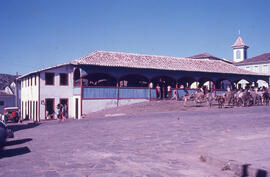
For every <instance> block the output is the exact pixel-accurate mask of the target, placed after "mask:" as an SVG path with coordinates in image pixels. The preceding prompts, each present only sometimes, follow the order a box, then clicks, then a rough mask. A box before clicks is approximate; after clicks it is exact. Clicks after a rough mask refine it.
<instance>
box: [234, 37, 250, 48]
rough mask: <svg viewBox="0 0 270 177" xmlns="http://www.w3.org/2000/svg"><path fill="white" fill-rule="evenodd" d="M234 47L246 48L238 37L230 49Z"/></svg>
mask: <svg viewBox="0 0 270 177" xmlns="http://www.w3.org/2000/svg"><path fill="white" fill-rule="evenodd" d="M234 47H248V46H247V45H246V44H245V43H244V41H243V39H242V38H241V36H239V37H238V38H237V39H236V41H235V43H234V44H233V45H232V48H234Z"/></svg>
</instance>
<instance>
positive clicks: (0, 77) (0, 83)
mask: <svg viewBox="0 0 270 177" xmlns="http://www.w3.org/2000/svg"><path fill="white" fill-rule="evenodd" d="M16 77H17V76H15V75H10V74H0V90H3V89H4V88H5V87H6V86H7V85H9V84H10V83H12V82H13V81H14V80H15V79H16Z"/></svg>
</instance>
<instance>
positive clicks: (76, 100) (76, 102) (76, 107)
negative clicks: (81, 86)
mask: <svg viewBox="0 0 270 177" xmlns="http://www.w3.org/2000/svg"><path fill="white" fill-rule="evenodd" d="M75 118H76V119H78V118H79V99H78V98H76V99H75Z"/></svg>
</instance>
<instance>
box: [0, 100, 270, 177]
mask: <svg viewBox="0 0 270 177" xmlns="http://www.w3.org/2000/svg"><path fill="white" fill-rule="evenodd" d="M181 105H182V103H180V102H175V101H153V102H146V103H140V104H134V105H130V106H123V107H119V108H114V109H111V110H107V111H106V110H105V111H101V112H97V113H95V114H91V115H87V117H86V118H84V119H81V120H74V119H69V120H66V121H62V122H59V121H41V122H40V123H36V124H34V123H32V122H24V123H23V124H10V125H9V127H10V128H12V129H13V130H14V131H15V133H14V134H15V138H14V139H9V141H8V143H7V145H6V146H5V147H4V149H3V150H2V152H1V159H0V162H1V163H0V167H1V171H0V176H5V177H14V176H27V177H28V176H47V177H52V176H65V177H69V176H70V177H71V176H72V177H76V176H78V177H79V176H88V177H118V176H119V177H127V176H130V177H133V176H134V177H165V176H166V177H174V176H176V177H178V176H180V177H197V176H198V177H202V176H203V177H204V176H205V177H206V176H208V177H214V176H216V177H223V176H224V177H226V176H241V177H242V176H256V177H257V176H260V177H266V176H268V175H269V174H268V173H269V169H270V165H269V160H270V144H269V140H270V128H269V127H270V117H269V113H270V109H269V107H267V106H253V107H240V108H224V109H217V108H216V107H215V108H209V107H193V106H187V107H183V106H181ZM143 110H144V111H143Z"/></svg>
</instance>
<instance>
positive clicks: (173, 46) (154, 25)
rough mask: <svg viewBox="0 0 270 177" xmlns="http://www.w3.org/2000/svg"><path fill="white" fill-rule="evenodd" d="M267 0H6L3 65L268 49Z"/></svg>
mask: <svg viewBox="0 0 270 177" xmlns="http://www.w3.org/2000/svg"><path fill="white" fill-rule="evenodd" d="M269 7H270V1H269V0H258V1H254V0H237V1H235V0H215V1H214V0H0V61H1V62H0V63H1V65H0V73H8V74H15V73H16V72H19V74H25V73H28V72H30V71H33V70H37V69H41V68H45V67H48V66H53V65H56V64H62V63H65V62H69V61H71V60H74V59H77V58H79V57H82V56H85V55H87V54H89V53H91V52H93V51H96V50H106V51H119V52H130V53H139V54H150V55H163V56H175V57H187V56H192V55H195V54H199V53H202V52H208V53H210V54H212V55H215V56H217V57H220V58H228V59H232V49H231V45H232V44H233V43H234V42H235V40H236V39H237V37H238V30H239V29H240V30H241V36H242V38H243V40H244V42H245V43H246V44H247V45H249V46H250V48H249V50H248V57H253V56H256V55H260V54H262V53H266V52H270V48H269V47H270V35H269V31H270V23H269V22H270V13H269Z"/></svg>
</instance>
